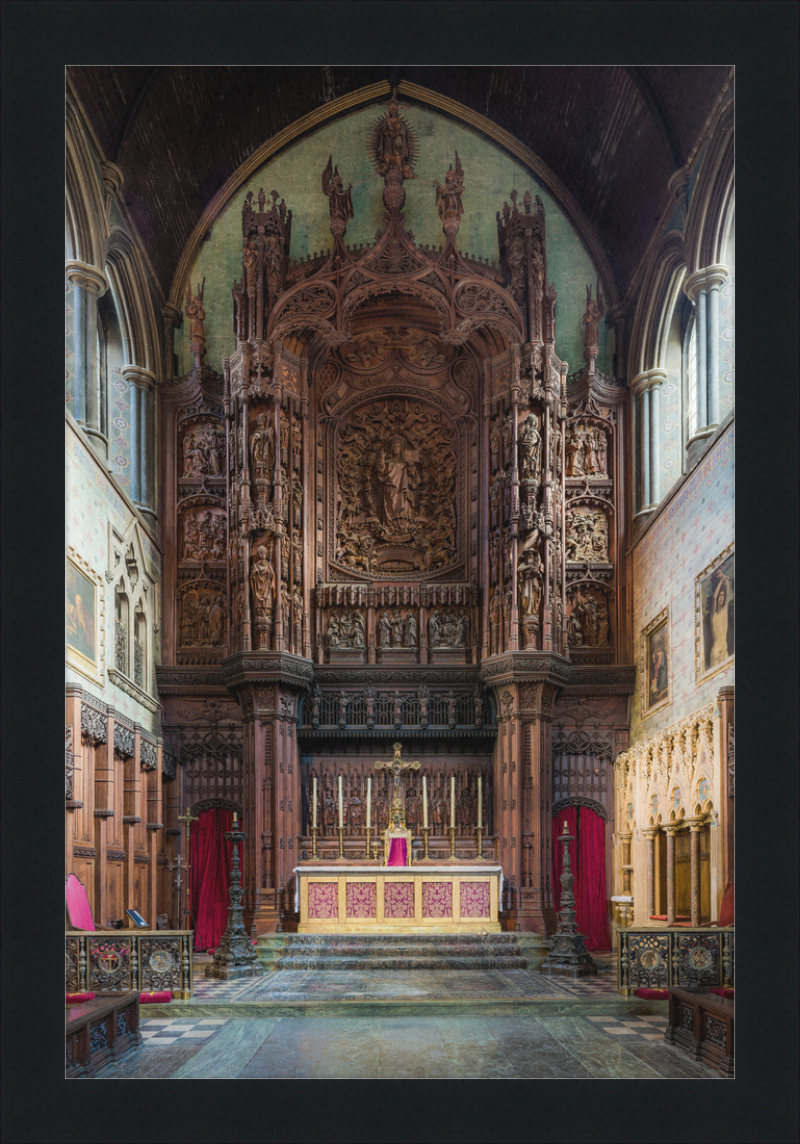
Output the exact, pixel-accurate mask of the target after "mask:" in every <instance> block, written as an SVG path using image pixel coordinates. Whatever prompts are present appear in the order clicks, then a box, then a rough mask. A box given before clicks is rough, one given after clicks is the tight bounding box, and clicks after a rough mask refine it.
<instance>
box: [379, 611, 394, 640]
mask: <svg viewBox="0 0 800 1144" xmlns="http://www.w3.org/2000/svg"><path fill="white" fill-rule="evenodd" d="M391 644H392V621H391V619H390V617H389V613H388V612H387V611H386V610H385V609H384V610H383V611H382V612H381V617H380V619H379V620H378V647H381V648H387V647H391Z"/></svg>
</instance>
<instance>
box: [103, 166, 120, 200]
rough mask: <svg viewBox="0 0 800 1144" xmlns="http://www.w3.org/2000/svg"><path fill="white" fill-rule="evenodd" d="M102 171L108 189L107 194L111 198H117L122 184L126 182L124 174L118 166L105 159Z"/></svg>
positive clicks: (104, 183)
mask: <svg viewBox="0 0 800 1144" xmlns="http://www.w3.org/2000/svg"><path fill="white" fill-rule="evenodd" d="M100 170H101V171H102V172H103V186H104V187H105V189H106V194H107V195H109V196H110V197H111V198H115V197H116V195H117V193H118V192H119V191H120V190H121V188H122V184H123V183H124V182H125V176H124V174H123V173H122V171H121V170H120V169H119V167H118V166H117V164H116V163H112V162H111V160H110V159H104V160H103V161H102V163H101V164H100Z"/></svg>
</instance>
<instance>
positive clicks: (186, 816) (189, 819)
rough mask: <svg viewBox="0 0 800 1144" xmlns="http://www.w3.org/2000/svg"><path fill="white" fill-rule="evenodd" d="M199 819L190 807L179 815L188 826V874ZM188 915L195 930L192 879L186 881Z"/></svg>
mask: <svg viewBox="0 0 800 1144" xmlns="http://www.w3.org/2000/svg"><path fill="white" fill-rule="evenodd" d="M199 817H200V815H199V814H192V808H191V807H189V809H188V810H187V811H186V814H179V815H178V822H183V823H185V825H186V873H187V874H189V871H190V870H191V868H192V851H191V835H192V823H193V822H197V820H198V818H199ZM178 876H179V877H180V871H179V873H178ZM186 913H187V914H188V915H189V929H193V928H194V927H193V926H192V881H191V877H187V879H186Z"/></svg>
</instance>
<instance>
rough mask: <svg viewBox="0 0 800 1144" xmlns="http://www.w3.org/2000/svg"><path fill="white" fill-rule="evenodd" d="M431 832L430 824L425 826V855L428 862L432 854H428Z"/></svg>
mask: <svg viewBox="0 0 800 1144" xmlns="http://www.w3.org/2000/svg"><path fill="white" fill-rule="evenodd" d="M430 832H431V828H430V826H423V828H422V834H423V836H424V841H425V853H424V855H423V857H424V858H425V861H426V862H427V860H428V858H429V857H430V855H429V854H428V835H429V834H430Z"/></svg>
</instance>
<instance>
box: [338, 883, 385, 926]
mask: <svg viewBox="0 0 800 1144" xmlns="http://www.w3.org/2000/svg"><path fill="white" fill-rule="evenodd" d="M346 901H347V907H346V912H347V916H348V918H374V917H377V914H378V887H377V886H376V885H375V883H374V882H348V883H347V896H346Z"/></svg>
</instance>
